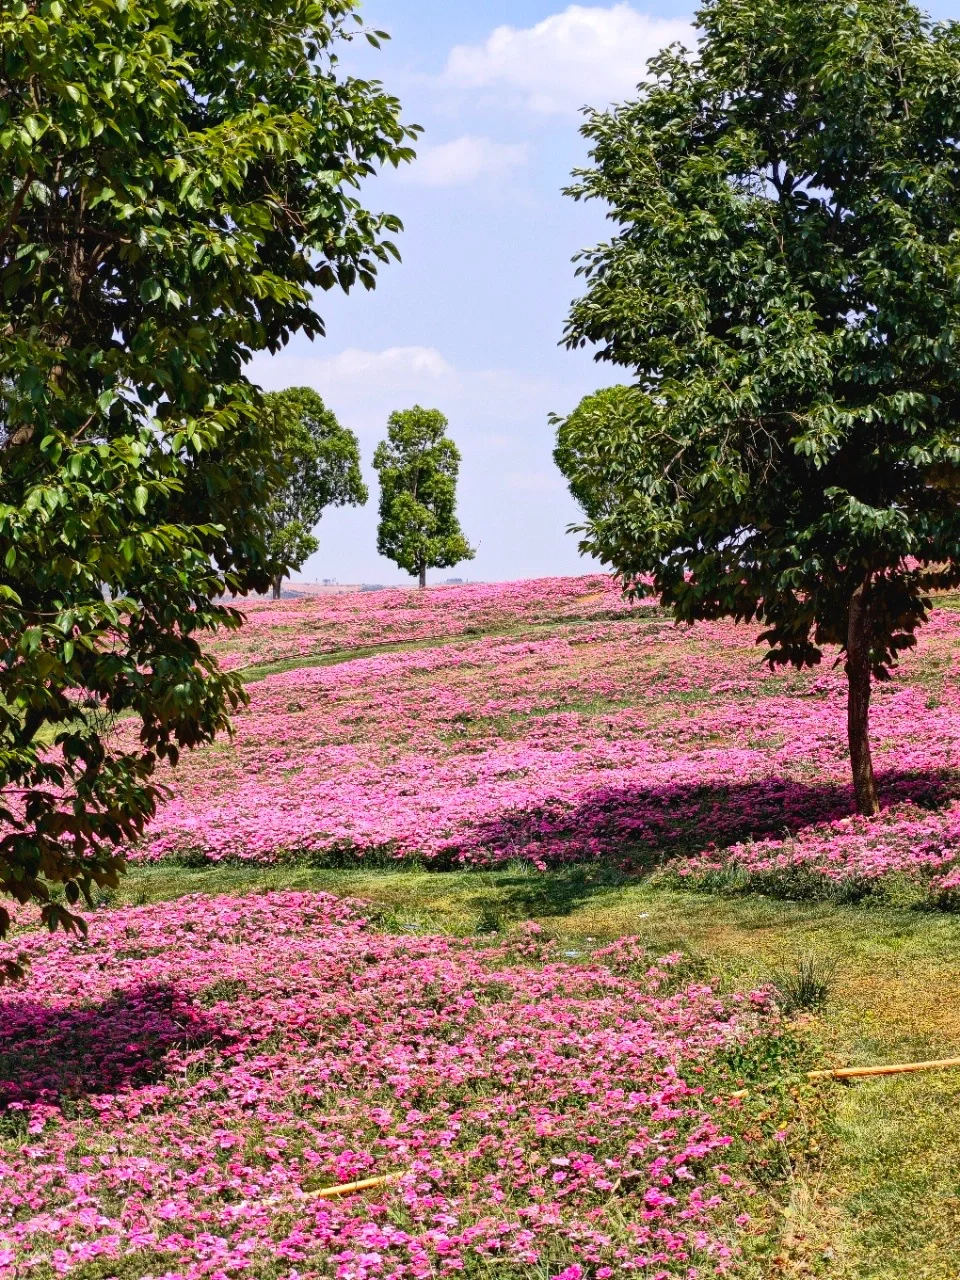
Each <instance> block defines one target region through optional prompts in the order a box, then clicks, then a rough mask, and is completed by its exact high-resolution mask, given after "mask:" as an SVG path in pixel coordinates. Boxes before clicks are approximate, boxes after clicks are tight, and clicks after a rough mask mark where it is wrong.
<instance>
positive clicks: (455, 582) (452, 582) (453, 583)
mask: <svg viewBox="0 0 960 1280" xmlns="http://www.w3.org/2000/svg"><path fill="white" fill-rule="evenodd" d="M465 582H466V578H444V581H443V585H444V586H445V587H462V586H463V584H464V583H465Z"/></svg>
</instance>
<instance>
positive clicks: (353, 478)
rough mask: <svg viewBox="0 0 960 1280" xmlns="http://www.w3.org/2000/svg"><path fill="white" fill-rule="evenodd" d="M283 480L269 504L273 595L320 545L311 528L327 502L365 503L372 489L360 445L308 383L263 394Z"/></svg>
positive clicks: (276, 595) (277, 596)
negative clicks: (365, 479) (366, 478)
mask: <svg viewBox="0 0 960 1280" xmlns="http://www.w3.org/2000/svg"><path fill="white" fill-rule="evenodd" d="M263 405H264V408H263V412H264V416H265V418H266V420H267V428H268V430H269V432H270V435H271V438H272V439H273V441H274V449H275V452H276V455H277V457H278V459H279V463H280V472H281V475H282V480H281V481H280V483H279V485H278V486H277V488H276V490H275V491H274V492H273V493H272V494H271V496H270V501H269V504H268V506H267V520H268V524H269V528H270V536H269V538H268V543H267V545H268V548H269V551H270V554H271V556H272V557H273V560H274V562H275V566H276V568H275V574H274V579H273V598H274V600H279V599H280V589H281V586H282V584H283V579H284V577H285V575H286V573H287V571H288V569H299V568H301V567H302V565H303V562H304V561H305V560H306V559H307V557H308V556H312V555H313V553H314V551H316V550H317V548H318V547H319V546H320V543H319V542H318V541H317V539H316V537H315V536H314V534H313V528H314V526H315V525H316V523H317V521H318V520H319V519H320V517H321V516H322V515H323V512H324V511H325V509H326V508H327V507H342V506H344V505H346V504H349V505H350V506H361V507H362V506H363V504H364V503H365V502H366V500H367V498H368V497H369V494H368V492H367V486H366V485H365V484H364V483H363V476H362V475H361V474H360V445H359V444H358V443H357V437H356V436H355V435H354V434H353V432H352V431H350V430H349V428H347V427H342V426H341V425H340V423H339V422H338V421H337V419H336V418H335V417H334V415H333V414H332V413H331V412H330V410H329V409H328V408H327V406H326V405H325V404H324V403H323V401H322V400H321V398H320V396H319V395H318V394H317V393H316V391H313V390H312V389H311V388H310V387H288V388H287V389H286V390H285V391H271V392H269V393H268V394H267V395H265V396H264V397H263Z"/></svg>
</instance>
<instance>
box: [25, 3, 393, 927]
mask: <svg viewBox="0 0 960 1280" xmlns="http://www.w3.org/2000/svg"><path fill="white" fill-rule="evenodd" d="M354 9H355V4H354V2H353V0H270V3H269V4H268V3H266V0H246V2H245V3H243V4H240V3H239V2H233V0H222V2H218V3H211V2H210V0H176V2H173V0H96V2H95V3H91V2H90V0H49V3H43V4H39V3H36V2H35V0H14V2H13V3H11V4H8V5H5V6H3V7H2V9H0V66H2V75H0V285H2V287H0V893H6V894H10V895H12V896H13V897H14V898H16V899H17V900H19V901H20V902H27V901H29V900H31V899H33V900H36V901H38V902H39V903H40V904H41V906H42V914H43V918H44V920H45V921H46V922H47V924H49V925H50V926H51V927H55V926H56V925H58V924H60V925H64V926H66V927H80V925H79V922H78V921H77V920H76V918H75V917H74V916H73V915H72V914H71V910H70V908H71V906H72V904H74V903H75V902H77V901H78V900H79V898H80V896H81V895H83V894H87V893H88V891H89V890H90V888H91V886H92V885H93V884H97V885H100V886H107V885H114V884H115V883H116V882H117V876H118V874H119V873H120V871H121V870H122V868H123V845H124V843H125V842H127V841H129V840H132V839H135V838H136V837H137V836H138V835H139V834H140V833H141V832H142V830H143V827H144V824H145V823H146V822H147V821H148V819H149V818H150V816H151V815H152V813H153V812H154V809H155V806H156V804H157V800H158V797H159V796H160V795H161V794H162V788H161V786H160V784H159V783H158V781H157V780H156V778H155V776H154V775H155V769H156V766H157V764H158V762H159V761H160V760H162V759H167V760H170V761H174V762H175V761H176V759H177V756H178V754H179V752H180V751H181V750H182V749H183V748H190V747H194V746H197V745H198V744H200V743H204V742H208V741H209V740H210V739H211V738H212V737H213V736H214V735H215V734H216V733H217V732H218V731H220V730H221V729H223V728H225V727H226V726H227V724H228V718H227V717H228V713H229V711H230V709H231V708H232V707H235V706H236V705H237V704H238V703H240V702H242V701H243V700H244V697H245V695H244V692H243V686H242V684H241V682H240V680H239V677H238V676H237V675H236V674H227V673H224V672H222V671H221V670H220V669H219V668H218V666H217V664H216V662H215V661H214V660H213V658H211V657H209V656H208V655H206V654H205V652H204V648H203V643H202V642H203V639H204V637H205V635H207V634H208V633H209V632H210V631H212V630H213V629H215V628H217V627H221V626H236V625H239V622H240V620H241V619H240V616H239V614H238V613H237V612H236V611H235V610H232V609H230V608H227V607H225V606H223V605H222V604H220V603H219V600H220V598H221V597H222V596H223V594H224V593H225V592H230V591H235V592H245V591H248V590H251V589H253V590H264V589H266V587H267V586H268V585H269V584H270V582H271V580H272V577H273V576H274V572H275V570H276V567H277V566H276V560H275V559H273V558H271V555H270V551H269V548H268V546H267V537H268V534H269V532H270V529H269V525H268V521H267V518H266V514H265V513H266V511H267V508H268V503H269V499H270V496H271V494H273V493H275V492H276V486H277V484H278V483H279V481H280V479H281V478H282V477H281V476H280V474H279V473H278V471H277V467H276V462H275V460H274V458H273V456H272V441H271V440H270V437H269V433H268V432H266V431H265V430H264V426H263V423H262V420H261V416H260V414H259V413H258V407H257V400H258V398H257V393H256V389H255V388H254V387H253V386H252V385H251V384H250V382H249V381H248V380H247V379H246V377H245V376H244V371H243V370H244V363H245V361H247V360H248V359H249V357H250V354H251V352H252V351H254V350H257V349H261V348H266V349H269V350H271V351H276V350H278V349H279V348H280V347H281V346H282V345H283V344H284V343H285V342H286V341H287V340H288V338H289V337H290V335H291V334H294V333H297V332H302V333H306V334H307V335H308V336H315V335H318V334H322V333H323V322H322V320H321V318H320V316H319V315H318V314H317V311H316V310H315V306H314V301H313V294H314V290H316V289H318V288H322V289H328V288H331V287H333V286H334V285H340V286H341V287H342V288H344V289H349V288H350V286H351V285H353V284H354V283H355V282H356V281H360V283H362V284H363V285H364V286H366V287H368V288H370V287H372V286H373V284H374V282H375V274H376V270H377V265H378V263H380V262H385V261H388V260H389V259H390V257H391V256H393V255H394V254H395V250H394V248H393V246H392V244H391V243H390V241H389V239H387V238H385V237H387V236H389V234H390V233H391V232H392V231H394V230H396V229H397V228H398V226H399V223H398V222H397V220H396V219H395V218H392V217H390V216H389V215H378V214H373V213H370V212H368V211H367V210H366V209H365V208H364V207H363V205H362V204H361V203H360V201H359V199H358V196H357V189H358V188H359V186H360V185H361V183H363V182H364V181H365V180H366V179H367V178H368V177H369V176H370V175H371V174H372V173H374V172H375V170H376V169H377V167H378V166H379V165H381V164H382V163H384V162H386V163H390V164H394V165H396V164H399V163H401V162H403V161H406V160H408V159H409V158H410V157H411V155H412V153H411V151H410V150H409V147H408V145H407V143H408V140H409V138H410V137H411V131H410V130H408V129H407V128H405V127H404V126H403V125H402V124H401V122H400V119H399V107H398V104H397V102H396V101H395V99H393V98H391V97H389V96H387V95H386V94H385V93H384V92H383V91H382V89H381V87H380V86H379V85H378V84H377V83H375V82H368V81H363V80H355V79H352V78H350V77H348V76H345V75H344V74H342V73H341V72H340V70H339V68H338V65H337V58H336V51H337V48H338V46H340V45H341V44H342V43H343V42H344V40H347V39H349V38H351V37H352V36H353V35H354V34H359V35H362V34H364V32H363V29H362V28H359V27H356V26H355V25H354V23H355V18H354V14H353V11H354ZM368 34H369V35H370V38H371V39H373V40H374V41H376V39H377V36H376V34H375V33H372V32H370V33H368ZM120 716H124V717H132V725H133V726H135V727H134V728H133V729H132V731H131V729H130V728H129V727H126V728H125V729H124V732H123V734H122V735H121V734H118V733H116V732H114V724H115V722H116V720H117V718H118V717H120ZM55 885H62V886H63V887H64V897H65V900H66V904H65V905H64V904H63V903H62V901H57V900H56V899H55V898H54V897H53V896H51V886H55ZM8 927H9V918H8V915H7V913H6V912H5V911H3V910H2V909H0V936H2V935H3V934H4V933H5V932H6V931H7V929H8Z"/></svg>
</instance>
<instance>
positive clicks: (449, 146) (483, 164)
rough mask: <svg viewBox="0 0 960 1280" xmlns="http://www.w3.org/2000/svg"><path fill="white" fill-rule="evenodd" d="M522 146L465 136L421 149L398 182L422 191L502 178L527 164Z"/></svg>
mask: <svg viewBox="0 0 960 1280" xmlns="http://www.w3.org/2000/svg"><path fill="white" fill-rule="evenodd" d="M527 158H528V150H527V146H526V144H525V143H505V142H494V140H493V139H492V138H478V137H472V136H469V135H468V136H466V137H463V138H454V139H453V141H452V142H442V143H440V144H439V145H438V146H435V147H423V148H421V149H420V151H419V153H418V155H417V159H416V160H415V161H414V163H413V164H412V165H411V166H410V167H409V168H407V169H405V170H403V173H402V175H401V180H402V181H404V182H409V183H416V184H418V185H420V186H424V187H462V186H466V185H468V184H469V183H471V182H476V181H477V179H478V178H493V179H497V178H503V177H506V176H507V175H508V174H509V173H511V172H512V171H513V170H514V169H518V168H520V167H521V166H522V165H525V164H526V163H527Z"/></svg>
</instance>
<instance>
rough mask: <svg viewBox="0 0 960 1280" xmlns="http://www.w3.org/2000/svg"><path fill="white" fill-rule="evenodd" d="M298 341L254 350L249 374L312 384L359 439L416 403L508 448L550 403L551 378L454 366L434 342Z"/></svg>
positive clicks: (273, 383) (274, 382)
mask: <svg viewBox="0 0 960 1280" xmlns="http://www.w3.org/2000/svg"><path fill="white" fill-rule="evenodd" d="M297 345H298V348H299V350H292V349H290V348H288V349H287V350H286V351H284V352H282V353H280V354H278V355H276V356H268V355H266V354H265V353H262V354H260V355H258V356H256V357H255V359H254V361H253V363H252V365H251V376H252V377H253V378H254V380H255V381H256V382H258V383H259V384H260V385H261V386H262V387H263V388H264V390H267V391H273V390H278V389H280V388H282V387H293V386H306V387H313V388H315V389H316V390H317V391H319V392H320V394H321V395H322V396H323V398H324V400H326V402H327V404H328V405H329V406H330V408H331V409H333V411H334V412H335V413H336V414H337V416H338V417H339V418H340V420H341V421H342V422H343V423H344V424H345V425H347V426H350V427H352V428H353V430H355V431H357V432H359V433H360V435H361V436H363V437H366V438H374V439H375V438H378V437H379V436H381V435H382V434H383V431H384V427H385V426H386V421H387V416H388V414H389V413H390V412H391V411H392V410H394V409H405V408H409V407H410V406H411V405H413V404H422V405H426V406H427V407H428V408H437V409H441V410H442V411H443V412H444V413H445V414H447V416H448V417H449V418H450V424H451V428H452V430H453V435H454V438H459V432H460V431H462V430H464V429H467V430H468V431H469V432H470V434H471V437H472V438H473V439H474V440H475V441H476V442H477V444H478V445H479V444H481V442H483V444H484V446H485V451H487V452H489V451H490V445H489V443H487V441H486V437H487V436H489V435H493V436H495V437H496V443H495V449H494V451H496V450H500V451H502V450H504V449H507V450H509V447H510V442H511V441H512V442H513V443H514V444H515V443H516V437H515V436H514V435H513V432H514V430H516V428H517V427H518V426H519V425H520V424H524V425H527V424H529V422H530V420H531V419H532V420H533V421H539V422H541V423H544V424H545V423H546V420H547V414H548V413H549V411H550V410H551V409H552V408H554V407H555V400H556V396H557V388H556V386H555V385H554V384H553V383H552V382H551V381H548V380H546V379H541V378H535V377H527V376H525V375H523V374H520V373H515V372H513V371H512V370H509V369H479V370H466V369H456V368H454V366H453V365H451V364H450V363H449V362H448V361H447V360H446V359H445V358H444V356H443V355H442V354H441V353H440V352H439V351H438V350H437V349H436V347H421V346H409V347H388V348H387V349H386V350H384V351H363V350H360V349H359V348H357V347H348V348H347V349H346V350H344V351H340V352H338V353H336V354H335V355H331V356H327V355H320V354H314V351H315V350H316V349H315V348H314V349H313V350H311V349H310V348H309V347H305V344H304V345H301V344H299V343H298V344H297ZM527 429H528V430H529V427H527ZM544 429H546V428H544Z"/></svg>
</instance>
